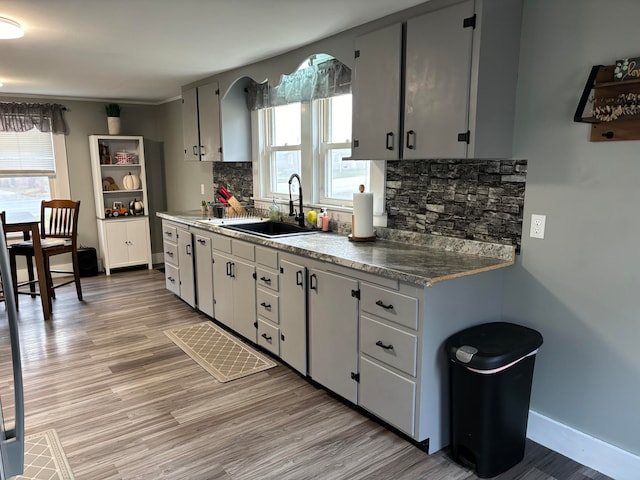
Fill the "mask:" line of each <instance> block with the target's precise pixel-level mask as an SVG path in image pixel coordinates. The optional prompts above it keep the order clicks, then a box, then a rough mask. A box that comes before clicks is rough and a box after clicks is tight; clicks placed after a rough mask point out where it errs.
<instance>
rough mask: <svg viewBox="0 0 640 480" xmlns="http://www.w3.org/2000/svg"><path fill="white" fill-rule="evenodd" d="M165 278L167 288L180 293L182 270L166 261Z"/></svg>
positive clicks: (177, 293)
mask: <svg viewBox="0 0 640 480" xmlns="http://www.w3.org/2000/svg"><path fill="white" fill-rule="evenodd" d="M164 278H165V285H166V287H167V290H169V291H171V292H173V293H175V294H176V295H180V271H179V270H178V267H176V266H175V265H171V264H170V263H166V264H165V265H164Z"/></svg>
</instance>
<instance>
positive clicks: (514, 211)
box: [213, 159, 527, 251]
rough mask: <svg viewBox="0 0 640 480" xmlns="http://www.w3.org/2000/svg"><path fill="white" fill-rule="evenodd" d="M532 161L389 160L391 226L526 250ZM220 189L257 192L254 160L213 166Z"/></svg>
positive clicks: (244, 194) (243, 194) (245, 197)
mask: <svg viewBox="0 0 640 480" xmlns="http://www.w3.org/2000/svg"><path fill="white" fill-rule="evenodd" d="M526 175H527V161H526V160H473V159H471V160H467V159H459V160H403V161H399V162H387V179H386V196H387V213H388V220H387V227H388V228H389V229H394V230H402V231H407V232H417V233H427V234H433V235H443V236H448V237H456V238H464V239H470V240H480V241H487V242H495V243H502V244H508V245H515V246H516V249H517V250H518V251H519V249H520V241H521V236H522V220H523V208H524V193H525V182H526ZM213 179H214V188H217V186H218V185H220V184H223V185H225V186H226V187H227V188H228V189H229V191H231V193H233V194H234V195H235V197H236V198H237V199H238V200H239V201H240V202H243V203H249V202H250V200H251V198H252V196H253V180H252V179H253V174H252V164H251V162H232V163H224V162H219V163H218V162H216V163H214V164H213Z"/></svg>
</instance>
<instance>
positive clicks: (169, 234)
mask: <svg viewBox="0 0 640 480" xmlns="http://www.w3.org/2000/svg"><path fill="white" fill-rule="evenodd" d="M164 234H165V235H166V236H167V237H172V236H173V233H172V232H164Z"/></svg>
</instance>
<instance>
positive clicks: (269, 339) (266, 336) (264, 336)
mask: <svg viewBox="0 0 640 480" xmlns="http://www.w3.org/2000/svg"><path fill="white" fill-rule="evenodd" d="M262 338H264V339H265V340H266V341H267V342H269V343H271V335H267V334H266V333H263V334H262Z"/></svg>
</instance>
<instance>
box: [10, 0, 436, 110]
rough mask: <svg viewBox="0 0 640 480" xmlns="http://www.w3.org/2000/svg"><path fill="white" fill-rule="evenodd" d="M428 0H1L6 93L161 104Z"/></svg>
mask: <svg viewBox="0 0 640 480" xmlns="http://www.w3.org/2000/svg"><path fill="white" fill-rule="evenodd" d="M424 1H425V0H103V1H100V0H2V1H1V2H0V17H7V18H10V19H12V20H15V21H17V22H18V23H20V24H21V25H22V27H23V28H24V30H25V35H24V37H23V38H20V39H16V40H0V82H2V83H3V84H4V86H3V87H0V95H21V96H47V97H63V98H64V97H75V98H83V99H95V100H113V101H136V102H143V103H152V104H154V103H161V102H163V101H166V100H169V99H172V98H175V97H178V96H179V95H180V87H181V86H182V85H186V84H188V83H191V82H194V81H196V80H199V79H201V78H204V77H207V76H210V75H213V74H216V73H219V72H221V71H225V70H229V69H232V68H236V67H239V66H242V65H246V64H248V63H252V62H254V61H257V60H261V59H264V58H268V57H271V56H274V55H277V54H280V53H283V52H286V51H288V50H291V49H293V48H295V47H298V46H301V45H304V44H307V43H310V42H313V41H316V40H319V39H321V38H325V37H328V36H330V35H332V34H335V33H338V32H341V31H344V30H347V29H349V28H351V27H354V26H357V25H361V24H363V23H366V22H368V21H370V20H373V19H376V18H380V17H383V16H385V15H388V14H390V13H394V12H397V11H400V10H404V9H405V8H408V7H411V6H413V5H417V4H419V3H424Z"/></svg>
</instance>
